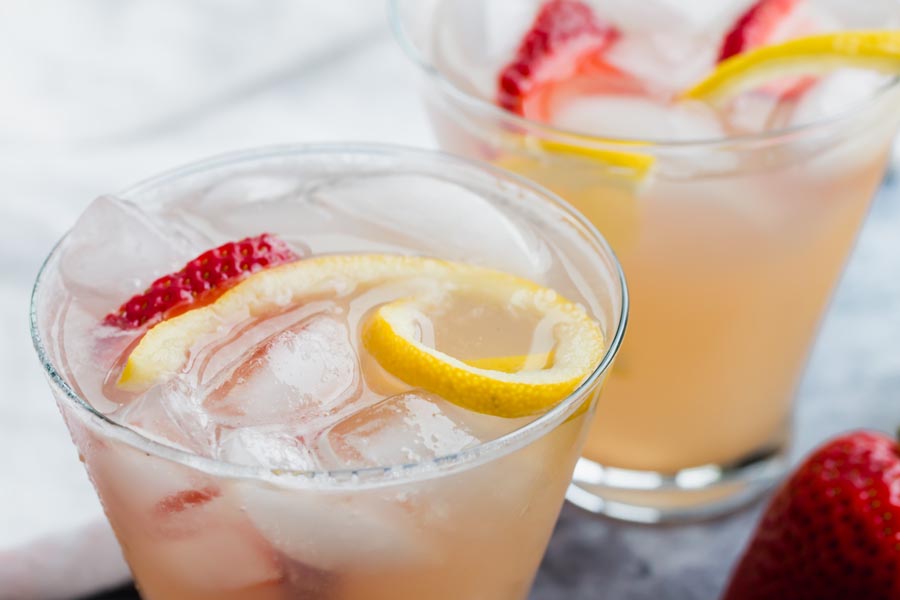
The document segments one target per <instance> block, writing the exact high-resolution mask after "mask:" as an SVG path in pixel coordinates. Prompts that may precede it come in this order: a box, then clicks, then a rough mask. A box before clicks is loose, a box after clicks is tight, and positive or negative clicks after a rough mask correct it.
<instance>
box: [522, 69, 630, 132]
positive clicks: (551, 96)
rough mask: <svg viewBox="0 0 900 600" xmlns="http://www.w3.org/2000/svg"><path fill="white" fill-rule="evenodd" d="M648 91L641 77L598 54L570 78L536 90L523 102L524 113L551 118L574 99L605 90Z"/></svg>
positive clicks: (606, 92) (540, 119)
mask: <svg viewBox="0 0 900 600" xmlns="http://www.w3.org/2000/svg"><path fill="white" fill-rule="evenodd" d="M646 93H647V90H646V88H645V86H644V85H643V84H642V83H641V82H640V81H639V80H637V79H635V78H634V77H632V76H631V75H629V74H627V73H625V72H624V71H621V70H620V69H619V68H617V67H615V66H613V65H611V64H609V63H608V62H606V61H605V60H604V59H603V57H602V56H600V55H595V56H591V57H588V58H587V59H585V60H584V61H582V62H581V64H580V65H579V67H578V71H577V72H576V73H575V74H574V75H573V76H572V77H570V78H569V79H566V80H564V81H559V82H554V83H552V84H547V85H543V86H540V87H539V88H537V89H536V90H534V91H533V92H532V93H531V94H530V95H529V96H527V97H526V98H525V99H524V100H523V102H522V115H523V116H525V117H527V118H529V119H533V120H535V121H549V120H550V118H551V117H552V116H553V115H554V114H556V112H557V111H558V110H559V108H560V107H562V106H564V105H565V104H566V103H567V102H569V101H570V100H574V99H577V98H583V97H585V96H592V95H601V94H604V95H605V94H630V95H636V96H640V95H645V94H646Z"/></svg>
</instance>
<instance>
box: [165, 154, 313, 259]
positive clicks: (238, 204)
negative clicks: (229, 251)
mask: <svg viewBox="0 0 900 600" xmlns="http://www.w3.org/2000/svg"><path fill="white" fill-rule="evenodd" d="M307 185H309V183H308V182H305V181H304V178H303V174H302V173H301V172H299V171H297V172H291V171H290V170H288V169H286V168H282V169H276V168H275V167H272V168H270V169H263V168H261V169H260V170H259V171H256V172H250V173H234V174H231V175H229V176H227V177H226V178H224V179H222V180H217V181H216V182H214V183H211V184H210V185H209V186H208V187H203V186H201V185H199V184H197V187H199V188H201V189H199V190H197V191H196V192H195V193H187V192H184V191H182V193H181V195H180V196H179V197H176V198H174V199H173V200H172V201H171V203H169V204H168V205H167V206H166V207H165V209H164V210H165V213H164V214H165V216H166V217H167V218H168V219H170V220H172V221H173V222H176V223H185V224H187V226H188V227H190V228H193V229H197V230H200V231H203V232H204V233H205V235H207V236H208V237H209V238H210V239H212V240H214V241H215V243H216V244H219V243H224V242H226V241H228V240H235V239H242V238H244V237H248V236H253V235H258V234H260V233H261V232H264V231H268V232H272V233H277V234H279V235H280V236H281V237H283V238H287V239H291V240H292V241H294V242H296V241H302V237H303V235H305V234H306V233H308V232H311V231H316V229H317V228H321V227H322V225H323V223H324V221H323V219H326V218H327V215H320V214H318V213H317V212H316V211H315V207H312V206H307V205H302V206H301V203H302V198H301V196H302V195H303V191H304V190H305V189H306V187H307ZM299 211H303V218H297V215H298V212H299ZM294 245H295V249H296V250H297V251H299V252H300V253H301V254H302V253H303V250H304V249H303V248H302V247H297V246H298V245H297V244H296V243H295V244H294Z"/></svg>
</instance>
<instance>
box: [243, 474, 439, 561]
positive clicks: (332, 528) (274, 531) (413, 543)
mask: <svg viewBox="0 0 900 600" xmlns="http://www.w3.org/2000/svg"><path fill="white" fill-rule="evenodd" d="M236 486H237V489H238V490H239V493H240V498H241V505H242V506H243V508H244V510H245V511H246V514H247V516H248V517H249V518H250V520H251V521H252V522H253V523H254V525H256V528H257V529H258V530H259V532H260V533H262V535H263V536H264V537H265V538H266V539H267V540H269V542H270V543H271V544H272V545H273V546H275V548H277V549H278V550H279V551H280V552H282V553H284V554H285V555H286V556H287V557H288V558H290V559H292V560H294V561H296V562H297V563H300V564H302V565H306V566H307V567H309V568H313V569H316V570H317V571H325V572H328V571H337V570H340V569H363V570H366V569H376V568H379V567H383V566H385V565H392V564H401V565H404V566H405V567H408V566H409V565H410V564H417V563H423V562H428V561H429V560H433V556H432V554H433V552H432V551H431V550H430V548H429V547H428V545H427V540H426V538H425V537H424V536H422V533H421V530H420V528H419V527H418V526H417V523H416V519H417V516H416V515H415V514H414V513H412V512H411V511H410V510H409V509H408V508H407V507H406V506H405V504H404V498H405V496H404V495H396V491H393V492H391V491H390V489H389V488H388V489H384V490H381V489H359V490H354V491H353V492H350V493H347V492H341V491H338V490H328V489H322V488H317V487H315V486H313V487H311V488H291V487H281V486H279V485H276V484H269V483H266V482H263V481H240V482H237V484H236Z"/></svg>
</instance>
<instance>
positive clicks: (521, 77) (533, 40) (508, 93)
mask: <svg viewBox="0 0 900 600" xmlns="http://www.w3.org/2000/svg"><path fill="white" fill-rule="evenodd" d="M617 35H618V34H617V32H616V31H615V30H614V29H613V28H612V27H611V26H610V25H607V24H605V23H601V22H600V21H598V20H597V18H596V17H595V16H594V11H593V10H591V7H590V6H588V5H587V4H585V3H584V2H581V1H580V0H550V1H549V2H547V3H546V4H544V5H543V7H541V10H540V12H538V15H537V17H536V18H535V20H534V23H533V24H532V26H531V29H530V30H529V31H528V33H526V34H525V38H524V39H523V40H522V43H521V45H520V46H519V49H518V51H517V52H516V56H515V58H514V59H513V60H512V62H510V63H509V64H508V65H507V66H506V67H504V68H503V69H502V70H501V71H500V76H499V80H498V91H497V104H499V105H500V106H501V107H502V108H505V109H506V110H508V111H510V112H513V113H516V114H519V115H524V114H525V112H524V103H525V101H526V100H527V98H528V97H529V96H531V95H532V94H533V93H535V92H536V91H537V90H539V89H540V88H541V87H543V86H546V85H548V84H551V83H554V82H558V81H565V80H567V79H569V78H571V77H572V76H573V75H575V74H576V73H578V72H579V70H580V69H581V66H582V63H583V62H584V61H585V60H587V59H589V58H591V57H594V56H596V55H597V54H598V53H599V52H600V51H602V50H603V49H604V48H606V47H607V46H608V45H609V44H610V43H611V42H612V41H613V40H615V38H616V36H617Z"/></svg>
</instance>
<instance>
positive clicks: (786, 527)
mask: <svg viewBox="0 0 900 600" xmlns="http://www.w3.org/2000/svg"><path fill="white" fill-rule="evenodd" d="M756 599H759V600H762V599H767V600H769V599H786V600H787V599H790V600H807V599H808V600H831V599H834V600H838V599H840V600H894V599H898V600H900V448H898V444H897V441H896V440H894V439H891V438H890V437H888V436H885V435H883V434H880V433H874V432H857V433H851V434H848V435H845V436H843V437H839V438H837V439H835V440H833V441H831V442H829V443H828V444H826V445H825V446H823V447H821V448H820V449H819V450H817V451H816V452H815V453H814V454H813V455H812V456H811V457H809V459H807V461H806V462H805V463H803V464H802V465H801V466H800V468H799V469H798V470H797V472H796V473H795V474H794V475H793V477H791V479H790V480H789V481H788V482H787V483H786V484H785V485H784V487H782V488H781V489H780V490H779V491H778V493H777V495H776V496H775V498H774V499H773V500H772V503H771V504H770V505H769V507H768V510H767V511H766V513H765V515H764V517H763V519H762V521H761V522H760V523H759V527H758V529H757V531H756V534H755V535H754V537H753V539H752V541H751V542H750V546H749V547H748V549H747V551H746V553H745V554H744V556H743V558H742V559H741V561H740V562H739V563H738V566H737V568H736V569H735V571H734V574H733V576H732V579H731V582H730V583H729V585H728V588H727V590H726V592H725V595H724V600H756Z"/></svg>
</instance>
